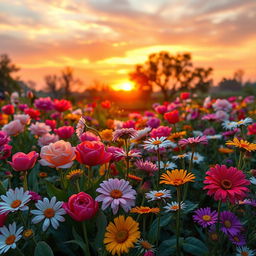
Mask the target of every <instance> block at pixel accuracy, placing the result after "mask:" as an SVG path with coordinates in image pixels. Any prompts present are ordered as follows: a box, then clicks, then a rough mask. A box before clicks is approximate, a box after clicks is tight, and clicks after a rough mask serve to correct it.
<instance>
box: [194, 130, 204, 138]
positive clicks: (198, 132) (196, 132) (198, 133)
mask: <svg viewBox="0 0 256 256" xmlns="http://www.w3.org/2000/svg"><path fill="white" fill-rule="evenodd" d="M193 135H194V136H195V137H197V136H203V135H204V134H203V133H202V132H201V131H193Z"/></svg>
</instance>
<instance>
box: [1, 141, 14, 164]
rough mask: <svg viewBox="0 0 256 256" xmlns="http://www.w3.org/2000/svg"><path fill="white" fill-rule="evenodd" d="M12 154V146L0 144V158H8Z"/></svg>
mask: <svg viewBox="0 0 256 256" xmlns="http://www.w3.org/2000/svg"><path fill="white" fill-rule="evenodd" d="M11 154H12V146H10V145H8V144H4V145H3V146H0V160H4V159H6V158H8V157H9V156H10V155H11Z"/></svg>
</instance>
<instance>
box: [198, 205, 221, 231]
mask: <svg viewBox="0 0 256 256" xmlns="http://www.w3.org/2000/svg"><path fill="white" fill-rule="evenodd" d="M217 219H218V213H217V211H211V208H210V207H206V208H200V209H198V210H196V211H195V214H194V215H193V220H194V221H195V222H197V223H198V224H199V225H201V226H202V227H203V228H206V227H208V226H211V225H213V224H215V223H216V222H217Z"/></svg>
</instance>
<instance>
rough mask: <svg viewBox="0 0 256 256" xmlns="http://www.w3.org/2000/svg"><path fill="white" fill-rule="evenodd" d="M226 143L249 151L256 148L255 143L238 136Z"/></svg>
mask: <svg viewBox="0 0 256 256" xmlns="http://www.w3.org/2000/svg"><path fill="white" fill-rule="evenodd" d="M226 145H228V146H235V147H236V148H241V149H244V150H246V151H249V152H251V151H255V150H256V144H254V143H250V142H249V141H247V140H242V139H241V140H239V139H238V138H234V139H233V140H229V141H227V142H226Z"/></svg>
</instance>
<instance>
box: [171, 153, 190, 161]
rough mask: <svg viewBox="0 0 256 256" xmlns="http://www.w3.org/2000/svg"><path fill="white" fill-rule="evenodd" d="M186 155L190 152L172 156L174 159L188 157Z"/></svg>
mask: <svg viewBox="0 0 256 256" xmlns="http://www.w3.org/2000/svg"><path fill="white" fill-rule="evenodd" d="M186 157H188V154H181V155H176V156H172V159H173V160H178V159H182V158H186Z"/></svg>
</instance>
